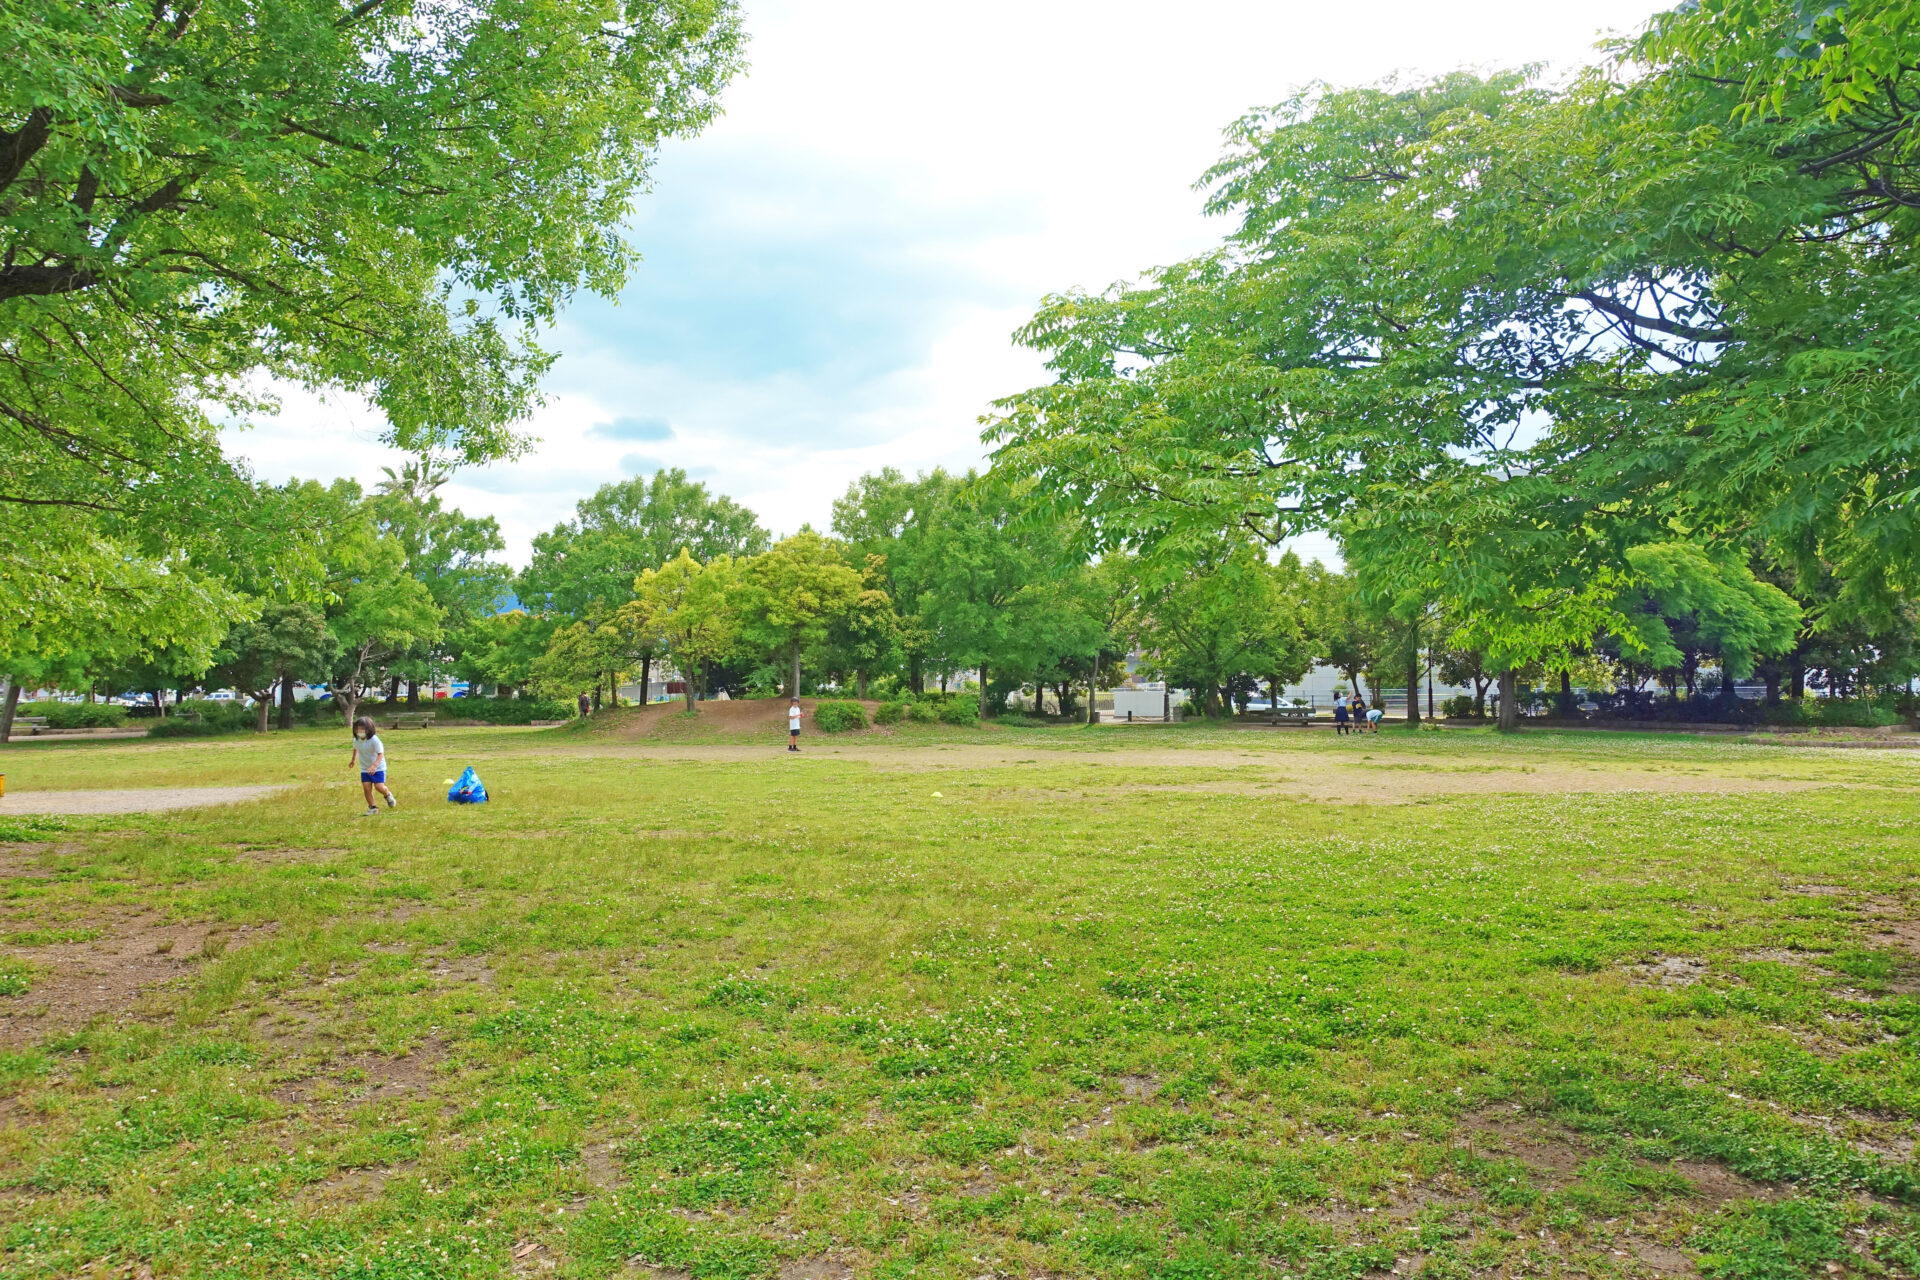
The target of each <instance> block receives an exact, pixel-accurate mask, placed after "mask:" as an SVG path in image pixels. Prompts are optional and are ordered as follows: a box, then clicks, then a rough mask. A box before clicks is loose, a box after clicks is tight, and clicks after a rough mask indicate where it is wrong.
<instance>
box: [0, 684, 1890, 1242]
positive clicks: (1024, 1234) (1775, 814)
mask: <svg viewBox="0 0 1920 1280" xmlns="http://www.w3.org/2000/svg"><path fill="white" fill-rule="evenodd" d="M622 723H625V724H628V725H629V727H631V724H632V722H631V720H628V721H624V722H622ZM663 733H664V730H663ZM718 737H719V738H721V739H723V740H720V741H704V740H702V739H701V737H700V735H699V734H698V733H696V732H692V731H688V730H685V729H684V727H683V728H682V729H680V730H676V731H675V732H674V733H672V734H667V735H665V736H662V734H660V733H656V734H653V736H649V737H640V738H636V737H634V736H632V733H631V732H630V731H629V730H622V729H613V730H606V731H582V730H577V729H560V730H519V729H491V730H430V731H426V732H413V733H392V734H389V735H387V741H388V746H389V752H390V755H391V757H392V761H393V770H394V780H395V785H396V787H397V789H398V791H399V794H400V796H401V800H402V807H401V808H400V809H399V810H398V811H397V812H393V813H382V814H381V815H379V816H378V817H374V818H361V817H359V816H357V814H358V811H359V808H360V803H359V787H358V784H357V782H355V781H354V780H353V779H354V775H352V774H350V773H349V772H348V768H347V750H346V746H345V742H344V739H343V738H342V737H341V736H340V735H339V734H338V732H337V731H335V732H324V731H299V730H296V731H293V732H290V733H286V734H276V735H274V736H272V737H271V738H269V739H267V740H266V741H264V742H262V741H256V740H254V739H252V738H251V737H246V738H231V739H213V740H201V741H185V742H171V743H165V744H161V743H154V744H147V743H143V742H113V743H68V744H45V743H37V744H23V745H19V746H16V747H12V748H6V749H0V769H4V771H5V772H6V773H7V775H8V790H9V794H16V793H20V792H31V791H33V790H36V789H75V788H99V787H114V788H126V787H179V786H188V785H207V786H212V785H231V784H239V783H285V784H287V785H288V787H289V789H288V790H287V791H285V792H283V793H281V794H280V795H278V796H276V797H273V798H270V799H264V800H259V801H255V802H252V803H248V804H242V805H235V806H229V807H224V808H217V809H199V810H190V811H183V812H175V813H168V814H158V815H148V816H119V817H93V818H62V819H44V818H25V817H12V818H8V817H0V842H5V843H4V844H0V875H4V877H5V881H4V883H5V895H6V897H5V903H4V906H5V917H4V920H0V933H3V934H4V941H5V947H4V957H5V958H4V959H0V993H4V994H0V1014H3V1015H4V1018H0V1240H3V1241H4V1254H0V1273H4V1274H5V1275H7V1276H10V1277H43V1276H60V1277H68V1276H89V1275H101V1276H149V1275H151V1276H222V1277H226V1276H275V1277H279V1276H314V1277H342V1278H345V1277H352V1278H353V1280H375V1278H379V1280H399V1278H402V1277H406V1278H414V1277H421V1278H424V1277H464V1276H505V1275H541V1274H551V1275H558V1276H567V1277H614V1276H630V1277H640V1276H649V1275H652V1276H682V1275H686V1274H691V1275H693V1276H699V1277H762V1276H765V1277H773V1276H779V1277H784V1278H785V1280H801V1278H804V1277H812V1278H815V1280H819V1278H823V1277H835V1276H862V1277H865V1276H879V1277H903V1276H924V1277H954V1278H956V1280H974V1278H975V1277H982V1276H1033V1277H1038V1276H1049V1277H1067V1276H1107V1277H1142V1278H1146V1277H1162V1278H1166V1280H1175V1278H1180V1280H1198V1278H1201V1277H1253V1276H1275V1275H1291V1276H1304V1277H1328V1278H1332V1277H1359V1276H1364V1275H1386V1274H1388V1273H1398V1274H1399V1275H1402V1276H1410V1275H1414V1274H1422V1275H1425V1276H1428V1277H1430V1278H1432V1280H1446V1278H1452V1277H1466V1276H1492V1275H1512V1276H1518V1275H1556V1274H1581V1275H1593V1276H1656V1275H1658V1276H1685V1275H1692V1274H1696V1273H1697V1274H1704V1275H1707V1276H1711V1277H1741V1278H1747V1277H1752V1278H1755V1280H1774V1278H1775V1277H1779V1278H1782V1280H1784V1278H1786V1277H1795V1276H1804V1275H1815V1276H1828V1275H1835V1274H1845V1275H1879V1274H1892V1275H1904V1276H1912V1275H1915V1274H1916V1272H1920V1235H1916V1234H1915V1233H1914V1228H1915V1225H1916V1221H1915V1218H1914V1216H1913V1213H1912V1210H1911V1208H1910V1207H1909V1206H1912V1205H1914V1204H1916V1203H1917V1202H1920V1168H1916V1166H1915V1165H1914V1164H1913V1162H1912V1159H1911V1157H1912V1154H1913V1148H1914V1138H1915V1135H1916V1132H1920V1130H1916V1120H1920V998H1916V996H1915V994H1914V993H1915V992H1920V879H1916V871H1917V870H1920V795H1917V794H1916V783H1920V752H1916V751H1898V750H1833V749H1818V748H1812V747H1804V746H1799V747H1796V746H1767V745H1751V744H1746V743H1736V742H1703V741H1699V740H1695V739H1690V738H1658V739H1656V738H1641V737H1635V736H1625V735H1622V736H1609V737H1606V738H1604V739H1600V740H1597V741H1596V740H1595V739H1594V738H1592V737H1582V736H1577V735H1551V734H1533V735H1524V736H1522V737H1520V738H1518V739H1514V740H1498V739H1496V738H1494V737H1493V736H1492V735H1490V734H1486V733H1482V732H1479V731H1443V732H1429V733H1422V734H1413V733H1407V732H1404V731H1403V732H1400V733H1393V732H1389V733H1386V734H1382V735H1380V736H1377V737H1368V738H1364V739H1345V740H1342V739H1335V738H1332V737H1330V736H1308V735H1306V734H1304V733H1298V732H1289V731H1284V730H1283V731H1276V732H1257V731H1256V732H1245V731H1240V732H1236V731H1231V730H1221V729H1208V728H1200V727H1195V728H1185V727H1181V728H1173V729H1160V728H1156V729H1151V730H1137V729H1136V730H1129V729H1117V728H1110V729H1094V730H1088V729H1027V730H1016V729H1005V728H998V727H986V728H979V729H973V730H961V729H945V728H937V727H926V728H920V727H914V728H912V729H903V730H901V731H900V732H898V733H893V734H886V735H870V736H862V737H858V738H848V739H844V740H835V741H831V742H822V741H821V740H819V739H813V740H811V741H810V742H809V747H810V748H811V749H810V750H809V751H808V752H807V753H806V754H803V755H801V756H799V757H790V756H788V755H786V753H785V752H784V751H782V750H780V746H781V742H780V739H779V737H777V736H772V737H770V736H769V735H767V734H758V735H757V736H756V735H754V734H746V733H732V734H727V733H722V734H720V735H718ZM468 764H472V765H474V766H475V767H476V768H477V769H478V770H479V772H480V774H481V776H482V777H483V778H484V779H485V781H486V783H487V785H488V787H489V789H490V790H491V792H492V794H493V800H492V802H491V803H489V804H487V805H485V806H481V807H456V806H452V805H449V804H447V803H445V801H444V799H442V797H443V796H444V794H445V790H446V788H445V785H444V784H443V782H442V779H445V778H449V777H451V776H453V775H454V774H455V773H457V772H458V771H459V769H460V768H461V767H463V766H465V765H468Z"/></svg>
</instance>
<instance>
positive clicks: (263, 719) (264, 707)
mask: <svg viewBox="0 0 1920 1280" xmlns="http://www.w3.org/2000/svg"><path fill="white" fill-rule="evenodd" d="M278 683H279V682H278V681H275V682H274V684H278ZM274 684H270V685H268V686H267V687H266V688H264V689H256V690H254V694H253V709H254V710H255V711H257V712H259V714H260V718H259V723H257V724H255V725H254V729H255V730H256V731H257V732H260V733H265V732H266V731H267V717H268V716H269V715H270V714H272V712H273V690H274Z"/></svg>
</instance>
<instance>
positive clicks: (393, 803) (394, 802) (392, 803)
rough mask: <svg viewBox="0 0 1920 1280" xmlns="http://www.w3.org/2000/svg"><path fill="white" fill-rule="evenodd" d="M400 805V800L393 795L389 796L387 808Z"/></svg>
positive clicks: (396, 807)
mask: <svg viewBox="0 0 1920 1280" xmlns="http://www.w3.org/2000/svg"><path fill="white" fill-rule="evenodd" d="M399 807H400V802H399V801H398V800H396V799H394V798H393V797H392V796H388V797H387V808H389V809H398V808H399Z"/></svg>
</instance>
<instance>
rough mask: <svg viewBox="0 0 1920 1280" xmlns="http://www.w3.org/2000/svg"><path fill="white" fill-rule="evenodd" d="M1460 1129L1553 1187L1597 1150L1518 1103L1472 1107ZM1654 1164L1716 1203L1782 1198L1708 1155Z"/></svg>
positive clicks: (1479, 1146)
mask: <svg viewBox="0 0 1920 1280" xmlns="http://www.w3.org/2000/svg"><path fill="white" fill-rule="evenodd" d="M1460 1129H1461V1141H1462V1143H1463V1145H1465V1146H1466V1147H1467V1149H1468V1150H1469V1151H1471V1152H1473V1153H1474V1154H1476V1155H1481V1156H1488V1155H1493V1156H1508V1157H1511V1158H1513V1159H1515V1160H1519V1161H1520V1162H1522V1163H1523V1164H1525V1165H1526V1166H1527V1167H1528V1168H1530V1169H1532V1170H1534V1171H1535V1172H1536V1173H1537V1174H1538V1175H1539V1181H1540V1182H1542V1183H1543V1184H1545V1185H1546V1186H1548V1187H1550V1188H1559V1187H1563V1186H1566V1185H1567V1184H1568V1183H1571V1182H1573V1181H1575V1180H1576V1179H1577V1178H1578V1177H1579V1176H1580V1170H1581V1169H1582V1168H1583V1167H1584V1166H1585V1165H1586V1164H1587V1163H1588V1162H1589V1161H1591V1160H1592V1159H1593V1158H1594V1152H1593V1151H1592V1150H1591V1149H1590V1148H1588V1147H1587V1146H1586V1145H1585V1144H1584V1143H1582V1142H1581V1141H1580V1140H1579V1139H1578V1138H1576V1137H1574V1136H1573V1135H1571V1134H1568V1133H1565V1132H1562V1131H1560V1130H1558V1129H1556V1128H1554V1127H1553V1126H1551V1125H1549V1124H1546V1123H1544V1122H1542V1121H1540V1120H1538V1119H1537V1118H1535V1117H1533V1116H1529V1115H1527V1114H1526V1113H1524V1112H1521V1111H1516V1110H1514V1109H1513V1108H1512V1107H1488V1108H1486V1109H1484V1110H1481V1111H1475V1112H1470V1113H1469V1114H1467V1115H1464V1116H1462V1117H1460ZM1642 1163H1644V1162H1642ZM1649 1167H1652V1168H1659V1169H1664V1170H1667V1171H1669V1172H1672V1173H1677V1174H1679V1175H1680V1176H1681V1177H1683V1178H1685V1179H1686V1180H1687V1181H1688V1182H1689V1183H1691V1184H1692V1186H1693V1193H1694V1196H1695V1197H1696V1198H1697V1199H1698V1200H1699V1201H1701V1202H1704V1203H1705V1204H1707V1205H1710V1206H1716V1207H1717V1206H1719V1205H1722V1204H1726V1203H1728V1202H1729V1201H1733V1200H1771V1199H1775V1198H1776V1194H1775V1192H1774V1191H1772V1190H1771V1189H1770V1188H1768V1187H1766V1186H1763V1185H1762V1184H1760V1183H1757V1182H1750V1181H1748V1180H1747V1179H1746V1178H1743V1177H1741V1176H1740V1175H1739V1174H1737V1173H1733V1172H1731V1171H1730V1170H1728V1169H1726V1168H1724V1167H1723V1166H1721V1165H1717V1164H1713V1163H1710V1162H1708V1161H1704V1160H1676V1161H1673V1162H1671V1163H1668V1164H1658V1165H1652V1166H1649Z"/></svg>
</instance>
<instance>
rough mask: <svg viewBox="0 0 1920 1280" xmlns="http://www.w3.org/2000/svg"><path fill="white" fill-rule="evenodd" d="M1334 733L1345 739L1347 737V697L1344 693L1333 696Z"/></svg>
mask: <svg viewBox="0 0 1920 1280" xmlns="http://www.w3.org/2000/svg"><path fill="white" fill-rule="evenodd" d="M1333 731H1334V732H1335V733H1337V734H1339V735H1340V736H1341V737H1343V738H1344V737H1346V735H1347V695H1346V694H1345V693H1344V692H1342V693H1336V694H1334V695H1333Z"/></svg>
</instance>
